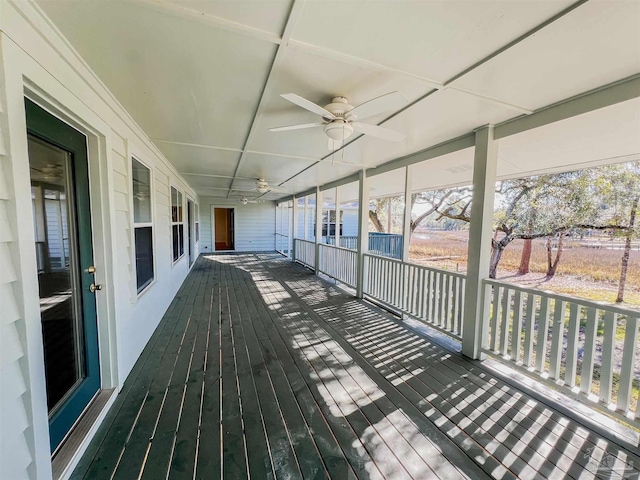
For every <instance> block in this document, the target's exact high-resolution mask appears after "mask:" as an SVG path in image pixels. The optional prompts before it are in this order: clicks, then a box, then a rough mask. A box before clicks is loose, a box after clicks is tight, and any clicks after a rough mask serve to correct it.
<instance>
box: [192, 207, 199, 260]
mask: <svg viewBox="0 0 640 480" xmlns="http://www.w3.org/2000/svg"><path fill="white" fill-rule="evenodd" d="M193 205H194V207H193V208H194V210H195V212H194V215H193V217H194V219H193V233H194V236H195V239H194V242H193V243H194V245H198V244H199V243H200V204H199V203H196V202H195V201H194V202H193ZM196 225H197V227H196ZM198 253H199V252H198Z"/></svg>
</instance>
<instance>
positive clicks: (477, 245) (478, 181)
mask: <svg viewBox="0 0 640 480" xmlns="http://www.w3.org/2000/svg"><path fill="white" fill-rule="evenodd" d="M497 159H498V142H497V141H496V140H494V139H493V126H492V125H490V126H486V127H482V128H480V129H479V130H477V131H476V138H475V155H474V160H473V197H472V201H473V203H472V205H471V224H470V227H469V249H468V262H467V285H466V291H465V298H464V317H463V319H462V321H463V331H462V353H463V354H464V355H466V356H467V357H471V358H475V359H478V358H481V356H482V355H481V350H480V349H481V347H482V342H483V340H484V339H485V338H486V334H487V321H486V320H487V319H486V318H484V311H483V300H484V296H485V295H484V289H483V286H482V281H483V280H484V279H486V278H488V277H489V257H490V254H491V231H492V228H493V203H494V196H495V184H496V165H497Z"/></svg>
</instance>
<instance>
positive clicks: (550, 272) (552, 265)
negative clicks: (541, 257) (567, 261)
mask: <svg viewBox="0 0 640 480" xmlns="http://www.w3.org/2000/svg"><path fill="white" fill-rule="evenodd" d="M565 235H566V233H565V232H560V233H559V234H558V249H557V250H556V257H555V258H553V255H552V254H553V247H552V246H551V238H552V237H547V279H550V278H553V277H554V276H555V274H556V271H557V270H558V264H559V263H560V258H561V257H562V244H563V243H564V236H565Z"/></svg>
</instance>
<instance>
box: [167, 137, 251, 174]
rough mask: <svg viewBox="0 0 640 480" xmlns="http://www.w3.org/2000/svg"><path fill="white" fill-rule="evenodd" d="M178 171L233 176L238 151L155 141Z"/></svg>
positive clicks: (238, 156) (238, 155) (238, 154)
mask: <svg viewBox="0 0 640 480" xmlns="http://www.w3.org/2000/svg"><path fill="white" fill-rule="evenodd" d="M156 143H157V145H158V146H159V147H160V150H162V153H164V154H165V155H166V156H167V158H170V159H171V162H172V163H173V165H174V166H175V167H176V168H177V169H178V171H179V172H180V173H204V174H209V175H212V174H216V175H228V176H233V173H234V171H235V166H236V164H237V163H238V159H239V158H240V152H237V151H229V150H220V149H212V148H204V147H195V146H192V145H180V144H172V143H165V142H156Z"/></svg>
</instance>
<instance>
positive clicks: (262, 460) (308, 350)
mask: <svg viewBox="0 0 640 480" xmlns="http://www.w3.org/2000/svg"><path fill="white" fill-rule="evenodd" d="M639 465H640V459H639V458H638V457H637V456H634V455H632V454H631V453H629V452H626V451H624V450H623V449H621V448H620V447H619V446H617V445H615V444H613V443H611V442H609V441H607V440H605V439H604V438H602V437H600V436H598V435H596V434H595V433H593V432H591V431H589V430H587V429H586V428H584V427H583V426H581V425H580V424H578V423H576V422H575V421H572V420H570V419H568V418H566V417H564V416H562V415H561V414H559V413H558V412H556V411H554V410H553V409H551V408H549V407H548V406H545V405H544V404H541V403H540V402H537V401H535V400H534V399H532V398H530V397H528V396H527V395H526V394H524V393H522V392H520V391H518V390H516V389H514V388H512V387H510V386H509V385H506V384H504V383H503V382H501V381H500V380H498V379H496V378H493V377H492V376H491V375H489V374H488V373H487V372H486V371H484V370H483V369H481V368H478V367H477V366H476V365H474V364H472V363H470V362H468V361H466V360H465V359H463V358H461V357H460V356H458V355H457V354H455V353H452V352H450V351H448V350H446V349H445V348H443V347H441V346H439V345H437V344H435V343H433V342H431V341H430V340H429V339H428V338H424V337H422V336H419V335H417V334H415V333H413V332H411V331H410V330H407V329H406V328H405V327H404V326H403V325H402V324H401V323H399V322H398V321H397V319H395V317H393V316H391V315H389V314H387V313H385V312H383V311H381V310H379V309H378V308H376V307H375V306H372V305H370V304H368V303H366V302H362V301H359V300H356V299H354V298H353V297H350V296H349V295H348V294H346V293H345V292H343V291H342V290H340V289H338V288H336V287H335V286H333V285H331V284H330V283H328V282H325V281H323V280H321V279H319V278H318V277H316V276H314V275H312V274H311V273H310V272H309V271H308V270H306V269H304V268H302V267H300V266H296V265H292V264H291V263H290V262H288V261H286V260H284V259H282V257H280V256H279V255H276V254H237V255H220V256H203V257H200V258H199V259H198V261H197V262H196V264H195V266H194V268H193V271H192V272H191V274H190V275H189V276H188V277H187V279H186V281H185V283H184V285H183V286H182V288H181V289H180V292H179V293H178V295H177V296H176V298H175V299H174V301H173V303H172V305H171V307H170V308H169V310H168V312H167V314H166V315H165V317H164V319H163V320H162V322H161V324H160V326H159V327H158V329H157V331H156V332H155V333H154V335H153V337H152V338H151V340H150V342H149V344H148V345H147V347H146V348H145V350H144V352H143V354H142V355H141V357H140V359H139V360H138V362H137V364H136V365H135V367H134V369H133V371H132V372H131V374H130V376H129V378H128V380H127V382H126V384H125V386H124V389H123V390H122V392H121V393H120V395H119V397H118V399H117V400H116V404H115V405H114V407H113V408H112V410H111V412H110V413H109V415H108V417H107V419H106V420H105V422H104V424H103V425H102V426H101V428H100V430H99V432H98V433H97V435H96V437H95V439H94V440H93V442H92V444H91V445H90V447H89V449H88V451H87V453H86V454H85V455H84V457H83V458H82V460H81V462H80V464H79V465H78V467H77V468H76V470H75V472H74V473H73V476H72V478H87V479H109V478H118V479H120V478H122V479H135V478H145V479H147V478H148V479H160V478H219V477H220V476H222V477H223V478H225V479H242V478H248V477H253V478H257V479H262V478H283V479H284V478H286V479H295V478H312V479H316V478H317V479H320V478H334V479H346V478H391V479H401V478H402V479H404V478H413V479H423V478H425V479H427V478H440V479H455V478H471V479H482V478H490V477H493V478H552V479H555V478H574V479H583V478H637V474H638V470H637V467H638V466H639ZM634 466H635V469H634Z"/></svg>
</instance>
